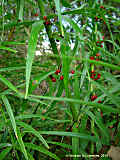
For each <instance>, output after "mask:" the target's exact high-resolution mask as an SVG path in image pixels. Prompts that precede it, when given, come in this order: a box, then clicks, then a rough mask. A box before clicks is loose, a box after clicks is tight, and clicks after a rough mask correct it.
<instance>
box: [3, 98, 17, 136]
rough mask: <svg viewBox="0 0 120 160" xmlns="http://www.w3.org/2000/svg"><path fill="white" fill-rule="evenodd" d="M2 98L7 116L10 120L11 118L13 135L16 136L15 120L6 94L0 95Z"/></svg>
mask: <svg viewBox="0 0 120 160" xmlns="http://www.w3.org/2000/svg"><path fill="white" fill-rule="evenodd" d="M2 100H3V102H4V105H5V107H6V110H7V112H8V115H9V117H10V120H11V123H12V127H13V130H14V132H15V135H16V137H17V129H16V122H15V118H14V115H13V111H12V109H11V106H10V103H9V101H8V99H7V97H6V96H2Z"/></svg>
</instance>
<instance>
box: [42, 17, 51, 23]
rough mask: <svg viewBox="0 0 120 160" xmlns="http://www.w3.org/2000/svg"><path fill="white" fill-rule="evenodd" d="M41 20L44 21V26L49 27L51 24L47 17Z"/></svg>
mask: <svg viewBox="0 0 120 160" xmlns="http://www.w3.org/2000/svg"><path fill="white" fill-rule="evenodd" d="M43 20H44V21H45V24H46V25H50V24H51V23H50V20H48V19H47V16H44V17H43Z"/></svg>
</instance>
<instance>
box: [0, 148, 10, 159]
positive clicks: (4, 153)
mask: <svg viewBox="0 0 120 160" xmlns="http://www.w3.org/2000/svg"><path fill="white" fill-rule="evenodd" d="M11 149H12V147H7V148H6V149H4V150H3V151H2V152H1V153H0V160H4V159H5V157H6V156H7V154H8V153H9V152H10V151H11Z"/></svg>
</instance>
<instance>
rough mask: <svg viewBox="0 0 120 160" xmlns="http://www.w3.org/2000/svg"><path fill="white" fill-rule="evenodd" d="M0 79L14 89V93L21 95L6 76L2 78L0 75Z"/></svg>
mask: <svg viewBox="0 0 120 160" xmlns="http://www.w3.org/2000/svg"><path fill="white" fill-rule="evenodd" d="M0 80H1V81H2V82H3V83H4V84H5V85H6V86H8V87H9V88H10V89H11V90H13V91H15V92H16V93H18V94H19V95H22V94H21V93H20V92H19V91H18V90H17V88H16V87H15V86H14V85H13V84H12V83H11V82H10V81H8V80H7V79H6V78H4V77H3V76H2V75H0Z"/></svg>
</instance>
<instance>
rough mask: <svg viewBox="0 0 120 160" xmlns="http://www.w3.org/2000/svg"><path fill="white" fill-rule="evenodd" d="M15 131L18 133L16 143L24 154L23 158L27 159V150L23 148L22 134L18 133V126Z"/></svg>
mask: <svg viewBox="0 0 120 160" xmlns="http://www.w3.org/2000/svg"><path fill="white" fill-rule="evenodd" d="M17 133H18V137H17V140H18V143H19V145H20V147H21V151H22V152H23V154H24V156H25V159H26V160H28V155H27V151H26V149H25V145H24V142H23V140H22V136H21V133H20V130H19V128H17Z"/></svg>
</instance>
